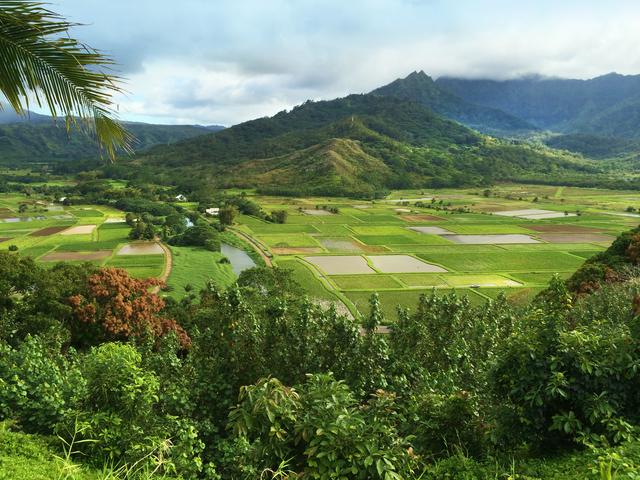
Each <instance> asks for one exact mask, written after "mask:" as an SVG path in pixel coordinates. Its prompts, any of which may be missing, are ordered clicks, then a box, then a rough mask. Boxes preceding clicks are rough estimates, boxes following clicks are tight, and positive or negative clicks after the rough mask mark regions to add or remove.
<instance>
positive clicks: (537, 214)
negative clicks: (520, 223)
mask: <svg viewBox="0 0 640 480" xmlns="http://www.w3.org/2000/svg"><path fill="white" fill-rule="evenodd" d="M494 215H500V216H501V217H518V218H526V219H528V220H545V219H550V218H561V217H575V216H576V214H575V213H564V212H556V211H554V210H543V209H539V208H526V209H524V210H506V211H502V212H494Z"/></svg>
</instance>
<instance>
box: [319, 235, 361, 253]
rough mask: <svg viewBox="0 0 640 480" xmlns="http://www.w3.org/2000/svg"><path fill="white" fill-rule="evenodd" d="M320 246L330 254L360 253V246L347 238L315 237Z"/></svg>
mask: <svg viewBox="0 0 640 480" xmlns="http://www.w3.org/2000/svg"><path fill="white" fill-rule="evenodd" d="M317 240H318V241H319V242H320V244H321V245H322V246H323V247H324V248H326V249H327V250H329V251H330V252H361V251H362V250H363V249H362V245H360V244H358V243H357V242H355V241H354V240H352V239H351V238H349V237H317Z"/></svg>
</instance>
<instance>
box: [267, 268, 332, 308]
mask: <svg viewBox="0 0 640 480" xmlns="http://www.w3.org/2000/svg"><path fill="white" fill-rule="evenodd" d="M276 264H277V265H278V267H280V268H286V269H288V270H291V271H292V272H293V275H294V277H295V279H296V280H297V281H298V283H299V284H300V285H301V286H302V288H303V289H304V290H305V291H306V292H307V294H308V295H309V297H311V298H317V299H320V300H336V296H335V295H334V294H333V293H331V292H329V290H327V288H326V287H325V285H324V284H323V283H322V281H320V279H319V278H318V277H317V276H316V275H315V274H314V273H313V272H312V271H311V270H310V269H309V268H308V267H307V266H306V265H304V264H303V263H301V262H300V261H299V260H297V259H295V258H283V257H278V258H277V261H276Z"/></svg>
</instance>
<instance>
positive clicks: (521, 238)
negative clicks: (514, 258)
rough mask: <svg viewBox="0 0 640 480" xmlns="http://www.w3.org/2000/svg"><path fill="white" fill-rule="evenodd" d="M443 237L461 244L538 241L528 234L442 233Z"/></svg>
mask: <svg viewBox="0 0 640 480" xmlns="http://www.w3.org/2000/svg"><path fill="white" fill-rule="evenodd" d="M443 237H444V238H446V239H447V240H450V241H452V242H454V243H460V244H463V245H501V244H507V243H539V242H538V240H536V239H534V238H531V237H530V236H529V235H522V234H505V235H443Z"/></svg>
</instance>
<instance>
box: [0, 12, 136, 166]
mask: <svg viewBox="0 0 640 480" xmlns="http://www.w3.org/2000/svg"><path fill="white" fill-rule="evenodd" d="M74 26H76V24H73V23H70V22H68V21H66V20H65V19H64V18H62V17H61V16H59V15H57V14H56V13H54V12H52V11H50V10H48V9H46V8H45V4H43V3H40V2H30V1H18V0H0V92H2V93H3V94H4V96H5V97H6V99H7V101H8V102H9V104H10V105H11V107H12V108H13V109H14V110H15V111H16V112H18V113H19V114H25V113H26V111H27V110H28V108H29V96H30V95H32V96H33V98H35V101H36V102H37V104H38V106H46V107H47V108H48V109H49V110H50V112H51V114H52V115H53V116H54V117H57V116H64V117H65V118H66V123H67V128H71V127H72V126H78V124H79V122H77V119H78V118H79V119H80V120H81V122H80V123H81V124H82V125H80V126H81V127H82V126H83V125H89V127H90V129H91V131H92V133H94V134H95V136H96V138H97V140H98V142H99V144H100V146H101V147H102V148H103V149H104V150H105V151H106V152H107V154H108V155H109V157H110V158H112V159H113V158H115V155H116V152H117V150H118V149H120V148H121V149H124V150H125V151H127V152H130V151H131V143H132V141H133V137H132V136H131V135H130V134H129V133H128V132H127V131H126V130H125V129H124V127H122V125H120V124H119V123H118V122H117V121H116V120H115V113H114V112H113V110H112V108H111V105H112V101H113V95H114V94H116V93H119V92H122V87H121V86H120V85H121V79H120V78H119V77H117V76H115V75H112V74H110V73H107V72H106V70H107V69H108V68H109V67H111V66H112V65H113V64H114V62H113V60H112V59H111V58H110V57H108V56H106V55H104V54H102V53H100V52H99V51H97V50H94V49H92V48H89V47H87V46H86V45H84V44H82V43H80V42H79V41H77V40H75V39H73V38H71V37H70V36H69V34H68V32H69V29H70V28H72V27H74Z"/></svg>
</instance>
